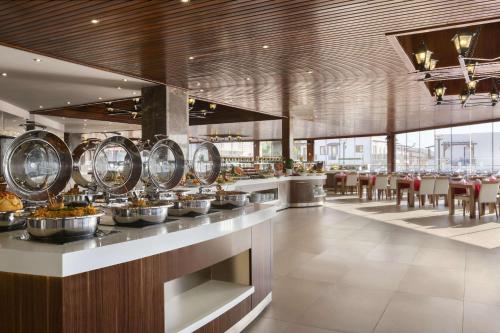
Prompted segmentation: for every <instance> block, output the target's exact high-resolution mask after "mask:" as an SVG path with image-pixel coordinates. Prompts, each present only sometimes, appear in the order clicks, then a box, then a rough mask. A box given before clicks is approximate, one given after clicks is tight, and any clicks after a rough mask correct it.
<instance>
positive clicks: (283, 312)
mask: <svg viewBox="0 0 500 333" xmlns="http://www.w3.org/2000/svg"><path fill="white" fill-rule="evenodd" d="M331 288H332V286H331V285H330V284H327V283H320V282H315V281H308V280H301V279H295V278H291V277H281V278H277V279H275V280H274V281H273V301H272V302H271V304H270V306H269V309H268V311H266V313H265V314H264V316H265V317H266V318H273V319H278V320H284V321H289V322H294V321H295V319H296V318H297V316H299V315H301V314H302V313H303V312H304V311H305V310H306V309H307V308H308V307H309V306H310V305H311V304H312V303H313V302H314V301H316V300H317V299H318V298H319V297H320V296H321V295H323V294H324V293H326V292H328V290H330V289H331Z"/></svg>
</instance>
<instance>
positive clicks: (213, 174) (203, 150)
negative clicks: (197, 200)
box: [192, 141, 222, 185]
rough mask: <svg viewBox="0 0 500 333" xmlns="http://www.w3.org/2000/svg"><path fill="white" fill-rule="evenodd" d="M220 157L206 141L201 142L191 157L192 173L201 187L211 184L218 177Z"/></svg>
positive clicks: (213, 146) (217, 151) (215, 148)
mask: <svg viewBox="0 0 500 333" xmlns="http://www.w3.org/2000/svg"><path fill="white" fill-rule="evenodd" d="M221 161H222V160H221V157H220V154H219V150H218V149H217V147H216V146H215V145H214V144H213V143H211V142H208V141H205V142H202V143H201V144H200V145H199V146H198V148H197V149H196V150H195V152H194V155H193V161H192V163H193V171H194V174H195V176H196V178H198V179H199V180H200V182H201V184H202V185H210V184H213V183H214V182H215V181H216V180H217V177H218V176H219V173H220V169H221Z"/></svg>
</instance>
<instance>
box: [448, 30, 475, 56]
mask: <svg viewBox="0 0 500 333" xmlns="http://www.w3.org/2000/svg"><path fill="white" fill-rule="evenodd" d="M474 36H476V33H475V32H467V31H461V32H458V33H456V34H455V36H453V38H452V39H451V41H452V42H453V44H454V45H455V49H456V50H457V52H458V54H460V55H461V56H462V57H465V56H467V54H468V53H469V50H470V47H471V44H472V40H473V39H474Z"/></svg>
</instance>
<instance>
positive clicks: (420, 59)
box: [414, 42, 432, 70]
mask: <svg viewBox="0 0 500 333" xmlns="http://www.w3.org/2000/svg"><path fill="white" fill-rule="evenodd" d="M414 54H415V59H416V61H417V65H418V66H419V67H420V70H424V69H426V67H430V62H431V56H432V51H429V49H427V46H425V43H424V42H422V45H421V46H420V47H419V49H418V50H417V52H415V53H414Z"/></svg>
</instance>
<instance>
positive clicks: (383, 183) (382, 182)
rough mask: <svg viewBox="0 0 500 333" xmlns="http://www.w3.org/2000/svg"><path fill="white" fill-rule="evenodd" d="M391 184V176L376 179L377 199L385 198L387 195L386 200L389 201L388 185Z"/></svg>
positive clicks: (379, 176)
mask: <svg viewBox="0 0 500 333" xmlns="http://www.w3.org/2000/svg"><path fill="white" fill-rule="evenodd" d="M388 182H389V176H387V175H386V174H384V175H377V178H375V184H374V185H373V190H374V191H376V193H377V199H380V197H381V196H382V198H383V197H384V193H385V198H386V199H387V184H388Z"/></svg>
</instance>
